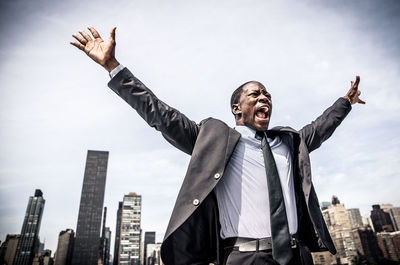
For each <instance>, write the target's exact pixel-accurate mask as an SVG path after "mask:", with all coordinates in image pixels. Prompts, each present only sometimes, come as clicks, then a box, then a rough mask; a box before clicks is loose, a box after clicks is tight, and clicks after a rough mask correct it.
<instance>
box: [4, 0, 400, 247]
mask: <svg viewBox="0 0 400 265" xmlns="http://www.w3.org/2000/svg"><path fill="white" fill-rule="evenodd" d="M399 14H400V3H399V2H398V1H389V0H384V1H378V0H376V1H371V0H366V1H344V0H338V1H262V0H248V1H246V0H243V1H238V0H230V1H228V0H222V1H208V0H205V1H193V0H189V1H178V0H171V1H154V0H149V1H137V0H121V1H115V2H112V1H105V0H98V1H77V0H72V1H50V0H37V1H29V0H1V1H0V33H1V38H0V73H1V74H0V84H1V85H0V128H1V129H0V146H1V148H0V201H1V202H2V203H1V204H0V240H2V241H3V240H4V239H5V237H6V235H7V234H17V233H20V231H21V227H22V222H23V217H24V214H25V210H26V205H27V202H28V198H29V196H32V195H33V194H34V191H35V189H41V190H42V192H43V196H44V198H45V199H46V205H45V209H44V214H43V218H42V224H41V230H40V238H41V240H42V241H45V247H46V248H48V249H51V250H53V253H54V251H55V250H56V247H57V240H58V234H59V232H60V231H61V230H65V229H67V228H72V229H74V230H76V223H77V218H78V209H79V202H80V194H81V189H82V182H83V174H84V168H85V160H86V155H87V150H103V151H109V152H110V155H109V162H108V173H107V181H106V191H105V199H104V206H106V207H107V208H108V213H107V221H106V225H107V226H109V227H110V228H111V231H112V237H113V241H114V236H115V221H116V212H117V208H118V202H119V201H121V200H122V199H123V196H124V194H128V193H129V192H136V193H138V194H140V195H142V199H143V204H142V230H143V232H144V231H156V233H157V241H161V240H162V238H163V236H164V232H165V230H166V227H167V224H168V220H169V217H170V214H171V211H172V208H173V205H174V203H175V200H176V196H177V194H178V191H179V188H180V185H181V183H182V181H183V177H184V175H185V171H186V168H187V165H188V161H189V159H190V157H189V156H188V155H186V154H184V153H182V152H180V151H179V150H177V149H175V148H174V147H172V146H171V145H169V144H168V143H167V142H166V141H165V140H164V139H163V138H162V137H161V135H160V134H159V133H158V132H157V131H155V130H154V129H153V128H150V127H149V126H148V125H147V124H146V123H145V122H144V121H143V120H142V119H141V118H140V117H139V116H138V115H137V114H136V112H135V111H134V110H133V109H132V108H131V107H130V106H129V105H128V104H126V103H125V102H124V101H122V100H121V99H120V98H118V96H117V95H116V94H115V93H114V92H112V91H111V90H110V89H109V88H108V87H107V83H108V82H109V80H110V77H109V76H108V73H107V71H105V70H104V69H103V68H102V67H101V66H99V65H97V64H96V63H94V62H93V61H91V59H90V58H88V57H87V56H86V55H85V54H84V53H82V52H81V51H80V50H78V49H77V48H75V47H73V46H71V45H70V44H69V42H70V41H73V40H74V39H73V38H72V37H71V35H72V34H73V33H76V32H77V31H78V30H80V29H82V30H85V29H86V27H87V26H94V27H95V28H96V29H97V30H98V31H99V33H100V34H101V35H102V36H103V37H104V39H108V36H109V32H110V30H111V28H112V27H113V26H117V32H116V41H117V47H116V57H117V59H118V60H119V62H120V63H121V64H123V65H124V66H126V67H128V68H129V69H130V70H131V71H132V72H133V73H134V74H135V75H136V76H137V77H138V78H139V79H140V80H141V81H142V82H143V83H145V84H146V85H147V86H148V87H149V88H150V89H151V90H152V91H153V92H154V93H155V94H156V95H157V96H158V97H159V98H160V99H161V100H163V101H164V102H166V103H168V104H169V105H171V106H173V107H175V108H177V109H178V110H180V111H181V112H183V113H184V114H186V116H188V117H189V118H191V119H192V120H194V121H196V122H200V121H201V120H203V119H205V118H208V117H214V118H218V119H221V120H223V121H225V122H226V123H227V124H229V125H230V126H232V127H233V126H234V119H233V116H232V114H231V112H230V106H229V99H230V95H231V93H232V92H233V90H234V89H235V88H236V87H238V86H239V85H241V84H242V83H244V82H246V81H249V80H258V81H260V82H262V83H263V84H264V85H265V86H266V88H267V90H268V91H269V92H270V93H271V94H272V100H273V105H274V109H273V113H272V120H271V125H270V126H276V125H287V126H291V127H293V128H295V129H301V128H302V127H303V126H304V125H306V124H308V123H310V122H311V121H312V120H314V119H315V118H317V117H318V115H320V114H321V113H322V112H323V111H324V110H325V109H326V108H327V107H329V106H330V105H331V104H332V103H333V102H334V101H335V100H336V99H337V98H339V97H341V96H344V95H345V94H346V92H347V91H348V89H349V88H350V81H351V80H354V79H355V76H356V75H360V76H361V82H360V86H359V88H360V90H361V93H362V94H361V98H362V99H363V100H365V101H366V102H367V104H366V105H354V106H353V109H352V111H351V112H350V114H349V115H348V117H347V118H346V119H345V120H344V121H343V123H342V124H341V125H340V127H339V128H338V129H337V130H336V132H335V133H334V134H333V136H332V137H331V138H330V139H329V140H328V141H327V142H325V143H324V144H323V145H322V146H321V147H320V148H319V149H318V150H316V151H314V152H312V153H311V161H312V171H313V181H314V185H315V188H316V191H317V194H318V197H319V200H320V201H330V200H331V197H332V195H336V196H338V197H339V199H340V201H341V202H342V203H344V204H345V206H346V208H360V210H361V214H362V215H365V214H368V213H369V211H370V210H371V209H372V207H371V205H372V204H382V203H391V204H393V205H395V206H400V196H399V195H398V191H399V188H400V179H399V169H398V165H399V164H400V156H399V155H400V104H399V101H400V88H399V84H400V45H399V43H400V16H399ZM396 194H397V195H396Z"/></svg>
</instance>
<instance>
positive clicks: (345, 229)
mask: <svg viewBox="0 0 400 265" xmlns="http://www.w3.org/2000/svg"><path fill="white" fill-rule="evenodd" d="M322 214H323V216H324V219H325V222H326V224H327V226H328V230H329V233H330V234H331V236H332V239H333V242H334V243H335V246H336V250H337V254H336V257H335V259H336V260H338V259H339V260H340V262H341V263H343V264H345V263H349V262H350V261H351V260H352V259H353V258H354V257H355V256H357V250H359V249H361V248H362V247H361V245H359V244H357V242H358V243H359V240H358V241H357V240H355V237H354V235H355V233H354V232H355V231H357V228H353V227H352V225H351V222H350V218H349V214H348V211H347V210H346V208H345V207H344V205H343V204H340V201H339V199H338V198H337V197H334V199H332V205H330V206H329V207H328V208H327V209H325V210H323V211H322ZM324 258H325V260H327V259H328V256H326V257H324ZM329 259H331V258H329Z"/></svg>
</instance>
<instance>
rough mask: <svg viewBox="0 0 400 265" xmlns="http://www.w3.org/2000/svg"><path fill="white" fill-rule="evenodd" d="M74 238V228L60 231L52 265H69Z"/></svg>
mask: <svg viewBox="0 0 400 265" xmlns="http://www.w3.org/2000/svg"><path fill="white" fill-rule="evenodd" d="M74 239H75V233H74V230H72V229H66V230H65V231H61V232H60V235H59V236H58V245H57V251H56V255H55V259H54V265H71V261H72V251H73V249H74Z"/></svg>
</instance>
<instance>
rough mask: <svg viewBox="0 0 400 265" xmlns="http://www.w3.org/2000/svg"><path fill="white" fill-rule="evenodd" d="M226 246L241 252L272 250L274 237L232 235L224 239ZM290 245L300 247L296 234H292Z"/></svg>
mask: <svg viewBox="0 0 400 265" xmlns="http://www.w3.org/2000/svg"><path fill="white" fill-rule="evenodd" d="M224 245H225V246H226V247H225V248H233V249H234V250H239V251H241V252H246V251H256V252H257V251H262V250H264V251H265V250H267V251H268V250H272V238H271V237H264V238H257V239H256V238H247V237H230V238H227V239H224ZM290 245H291V247H292V248H296V247H298V241H297V240H296V238H295V237H294V236H291V239H290Z"/></svg>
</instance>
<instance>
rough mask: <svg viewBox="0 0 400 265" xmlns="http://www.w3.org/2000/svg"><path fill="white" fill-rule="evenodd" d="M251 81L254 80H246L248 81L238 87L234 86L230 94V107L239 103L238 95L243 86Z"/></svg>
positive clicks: (240, 93)
mask: <svg viewBox="0 0 400 265" xmlns="http://www.w3.org/2000/svg"><path fill="white" fill-rule="evenodd" d="M251 82H254V81H248V82H246V83H244V84H242V85H241V86H240V87H238V88H236V89H235V91H233V93H232V96H231V108H232V106H233V105H234V104H238V103H239V99H240V95H242V92H243V87H244V86H245V85H247V84H249V83H251Z"/></svg>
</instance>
